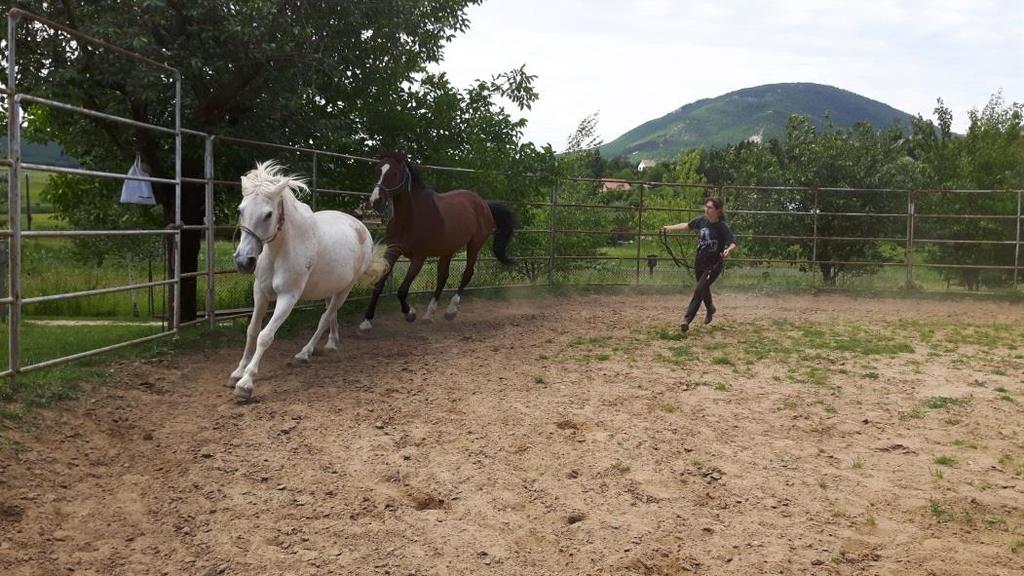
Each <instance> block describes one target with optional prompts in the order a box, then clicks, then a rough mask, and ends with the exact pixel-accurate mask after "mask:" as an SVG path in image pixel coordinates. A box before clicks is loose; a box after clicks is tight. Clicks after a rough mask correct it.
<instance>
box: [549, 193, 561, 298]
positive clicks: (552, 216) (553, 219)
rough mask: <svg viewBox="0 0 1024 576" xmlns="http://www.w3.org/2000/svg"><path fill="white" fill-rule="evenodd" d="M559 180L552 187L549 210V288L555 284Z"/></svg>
mask: <svg viewBox="0 0 1024 576" xmlns="http://www.w3.org/2000/svg"><path fill="white" fill-rule="evenodd" d="M558 182H559V181H558V179H557V178H556V179H555V182H554V184H552V186H551V202H550V204H549V208H548V286H552V285H554V283H555V226H556V223H557V210H558Z"/></svg>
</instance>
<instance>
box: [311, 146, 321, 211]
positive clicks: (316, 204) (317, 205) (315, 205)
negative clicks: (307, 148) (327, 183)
mask: <svg viewBox="0 0 1024 576" xmlns="http://www.w3.org/2000/svg"><path fill="white" fill-rule="evenodd" d="M319 157H320V155H319V154H317V153H316V152H313V190H312V192H313V212H316V211H317V210H319V209H320V202H319V201H318V198H317V194H316V188H317V183H316V168H317V159H318V158H319Z"/></svg>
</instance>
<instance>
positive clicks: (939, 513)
mask: <svg viewBox="0 0 1024 576" xmlns="http://www.w3.org/2000/svg"><path fill="white" fill-rule="evenodd" d="M928 510H929V511H930V512H931V513H932V516H934V517H935V519H936V520H938V521H939V522H950V521H952V520H955V519H956V514H955V513H954V512H953V511H952V510H950V509H949V508H947V507H946V506H944V505H943V504H942V502H940V501H938V500H929V501H928Z"/></svg>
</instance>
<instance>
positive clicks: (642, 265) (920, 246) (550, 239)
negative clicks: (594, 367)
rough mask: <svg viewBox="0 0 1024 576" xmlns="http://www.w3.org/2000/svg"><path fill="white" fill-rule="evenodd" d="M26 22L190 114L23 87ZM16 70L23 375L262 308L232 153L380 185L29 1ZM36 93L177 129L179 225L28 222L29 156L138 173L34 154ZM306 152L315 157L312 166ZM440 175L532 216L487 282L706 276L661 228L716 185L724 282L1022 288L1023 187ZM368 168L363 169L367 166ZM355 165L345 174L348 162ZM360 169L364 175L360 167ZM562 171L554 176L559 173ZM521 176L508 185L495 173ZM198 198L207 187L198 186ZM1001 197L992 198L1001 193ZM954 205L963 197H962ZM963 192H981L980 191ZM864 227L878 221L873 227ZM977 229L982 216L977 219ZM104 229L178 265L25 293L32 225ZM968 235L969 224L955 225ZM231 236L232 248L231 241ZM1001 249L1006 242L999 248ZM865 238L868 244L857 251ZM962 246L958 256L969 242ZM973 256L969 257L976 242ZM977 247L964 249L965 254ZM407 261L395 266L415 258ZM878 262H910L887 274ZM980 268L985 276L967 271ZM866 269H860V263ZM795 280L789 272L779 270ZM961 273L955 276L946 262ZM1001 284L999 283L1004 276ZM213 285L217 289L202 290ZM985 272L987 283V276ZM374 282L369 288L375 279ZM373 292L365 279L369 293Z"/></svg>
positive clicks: (11, 189) (329, 199) (12, 238)
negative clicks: (55, 344)
mask: <svg viewBox="0 0 1024 576" xmlns="http://www.w3.org/2000/svg"><path fill="white" fill-rule="evenodd" d="M19 21H33V22H36V23H38V24H39V25H43V26H48V27H50V28H53V29H55V30H59V31H61V32H63V33H65V34H67V35H68V36H70V37H71V38H74V39H75V40H76V41H78V42H86V43H89V44H92V45H94V46H98V47H101V48H104V49H108V50H112V51H113V52H115V53H117V54H120V55H122V56H124V57H126V58H130V59H132V60H135V61H137V62H139V63H140V64H141V65H145V66H151V67H154V68H155V69H156V70H158V71H159V73H162V74H165V75H169V76H170V77H171V78H172V79H173V81H174V87H175V94H174V109H175V120H174V123H175V125H174V126H173V127H168V126H158V125H153V124H146V123H142V122H138V121H135V120H131V119H128V118H123V117H118V116H114V115H110V114H106V113H103V112H99V111H95V110H89V109H85V108H81V107H79V106H75V105H72V104H68V103H65V102H58V101H55V100H51V99H47V98H44V97H41V96H39V95H33V94H27V93H21V92H19V91H18V89H17V78H16V70H17V66H16V43H15V39H16V31H17V30H16V28H17V24H18V22H19ZM7 62H8V83H7V90H6V94H7V102H8V112H9V126H8V158H7V159H6V160H5V161H2V162H3V164H4V165H5V166H6V168H7V170H8V175H9V177H8V228H7V229H6V230H0V236H3V237H5V238H6V240H7V241H8V244H9V256H8V258H7V264H8V271H7V275H6V277H7V281H8V285H9V290H10V292H9V296H7V297H4V298H2V299H0V305H5V306H6V307H7V309H8V311H9V314H8V334H9V336H8V338H9V341H8V367H7V369H6V370H3V371H0V376H4V377H8V378H9V379H11V381H13V380H14V378H15V377H16V376H17V375H18V374H22V373H26V372H30V371H33V370H39V369H41V368H46V367H49V366H54V365H57V364H61V363H66V362H69V361H72V360H76V359H79V358H83V357H86V356H91V355H95V354H99V353H103V352H107V351H110V350H114V349H117V348H122V347H125V346H130V345H134V344H138V343H142V342H147V341H150V340H155V339H158V338H163V337H166V336H170V335H174V334H176V333H178V331H179V330H180V328H181V327H183V326H187V325H189V324H200V323H206V324H207V325H208V326H210V327H212V326H213V325H214V324H215V322H216V321H217V320H218V319H224V318H231V317H236V316H241V315H247V314H249V313H250V312H251V308H250V307H251V288H252V279H251V277H246V276H241V275H239V274H238V273H237V272H236V271H235V269H234V265H233V261H232V260H231V259H230V256H229V254H230V249H231V244H232V233H233V232H234V230H235V226H234V223H233V222H217V221H216V212H215V210H214V207H215V206H216V205H218V204H220V205H225V204H230V203H231V202H232V201H234V199H235V197H236V196H240V184H239V182H238V180H237V179H236V178H237V176H238V175H237V174H230V175H229V177H227V178H223V177H222V178H218V174H217V173H216V165H217V158H218V152H219V151H224V150H226V149H228V148H234V149H236V150H233V151H232V152H233V153H234V156H235V157H237V156H238V151H237V148H242V149H245V150H248V152H247V153H248V154H249V155H251V156H252V158H253V159H265V157H266V156H267V155H268V154H270V155H276V156H278V157H281V156H283V157H284V158H285V163H286V164H287V165H288V166H289V169H290V170H292V171H296V172H301V173H305V174H307V175H308V176H309V179H310V189H311V192H312V197H311V198H310V204H311V205H312V207H313V208H314V209H323V208H343V209H348V210H352V209H354V208H355V207H356V206H357V205H358V204H360V203H361V202H362V201H363V199H364V198H365V197H366V196H368V192H367V191H353V190H346V189H343V188H344V187H342V186H338V185H335V184H334V183H335V182H343V181H352V180H353V178H352V177H351V176H352V174H353V173H358V174H361V175H363V176H362V178H364V179H365V181H366V182H367V186H366V190H368V189H369V188H370V185H371V184H372V177H373V175H372V169H371V164H372V163H373V162H374V161H373V159H370V158H366V157H362V156H357V155H351V154H342V153H337V152H332V151H328V150H319V149H314V148H308V147H297V146H288V145H283V144H277V143H270V142H261V141H255V140H247V139H242V138H231V137H224V136H218V135H214V134H207V133H204V132H198V131H194V130H188V129H185V128H183V127H182V126H181V75H180V73H179V72H178V70H176V69H174V68H172V67H169V66H166V65H164V64H160V63H158V62H154V61H152V60H150V59H148V58H146V57H144V56H141V55H138V54H135V53H132V52H130V51H127V50H124V49H121V48H118V47H116V46H112V45H110V44H108V43H106V42H103V41H102V40H99V39H96V38H92V37H89V36H87V35H84V34H82V33H80V32H77V31H75V30H72V29H69V28H66V27H64V26H62V25H60V24H58V23H55V22H52V21H49V20H47V19H45V18H42V17H39V16H36V15H33V14H30V13H28V12H25V11H22V10H19V9H13V10H11V11H10V12H9V13H8V60H7ZM21 103H32V104H35V105H42V106H49V107H53V108H57V109H60V110H63V111H65V112H68V113H74V114H85V115H88V116H91V117H94V118H99V119H102V120H105V121H109V122H115V123H120V124H123V125H127V126H131V127H134V128H137V129H143V130H152V131H155V132H158V133H162V134H166V135H169V136H173V138H174V148H175V161H174V164H175V178H174V179H167V178H139V179H140V180H148V181H150V182H153V183H162V184H168V185H173V186H174V190H175V193H174V214H175V221H174V225H173V226H171V227H169V228H168V229H160V230H142V229H137V230H64V231H38V230H37V231H25V230H22V229H21V223H20V220H21V219H20V214H21V212H22V207H21V193H20V192H21V191H20V179H19V175H20V174H21V172H22V171H24V170H29V169H30V170H37V171H44V172H51V173H64V174H71V175H76V176H83V177H93V178H102V179H113V180H120V181H124V180H125V179H126V176H125V175H123V174H119V173H112V172H105V171H98V170H90V169H84V168H63V167H59V166H48V165H42V164H30V163H26V162H23V161H22V158H21V150H20V148H21V121H20V104H21ZM185 139H187V140H188V142H189V143H190V145H191V144H192V143H193V142H195V143H196V145H199V144H201V145H202V147H203V152H204V170H203V175H202V178H196V177H186V176H184V175H183V174H182V145H183V140H185ZM297 166H302V167H304V168H305V169H304V170H302V169H297V168H296V167H297ZM421 168H422V169H423V170H424V171H425V172H426V173H427V179H428V181H431V180H433V181H436V182H442V183H443V184H444V186H443V187H442V186H439V188H441V189H449V188H457V187H462V188H472V189H477V190H480V191H481V192H482V193H483V194H484V195H485V196H488V198H489V199H503V200H505V201H506V202H508V203H509V204H510V205H511V206H512V207H513V209H514V211H515V212H516V213H517V215H518V218H519V220H520V228H519V230H518V231H517V234H516V236H515V238H514V240H513V244H512V246H511V252H512V254H513V255H514V256H515V258H516V259H517V261H518V263H517V264H516V265H515V266H514V267H512V268H506V267H504V266H502V265H500V264H498V263H497V262H496V260H494V259H493V258H492V257H489V255H488V256H487V257H483V255H482V258H481V260H480V262H479V264H478V269H477V276H476V277H475V279H474V283H473V284H472V287H473V288H476V289H481V288H494V287H510V286H526V287H531V286H547V285H561V284H574V285H640V284H648V285H675V286H678V285H686V284H687V283H688V282H691V281H692V279H690V278H689V274H690V272H689V271H688V270H686V269H685V268H676V267H674V266H672V264H671V262H672V260H671V259H670V258H669V257H668V254H667V251H666V250H665V246H664V244H663V241H662V239H661V237H660V236H659V234H658V229H659V227H660V226H661V225H662V224H667V223H674V222H679V221H685V220H688V219H689V218H690V217H692V216H694V215H695V214H698V213H700V212H701V211H702V210H701V208H700V206H701V204H702V201H703V199H704V198H706V197H709V196H716V195H717V196H723V197H724V198H725V199H726V201H727V209H728V213H729V222H730V224H731V226H732V227H733V230H734V232H735V233H736V236H737V241H738V243H739V244H740V245H741V250H740V252H739V253H737V255H736V256H735V257H733V258H730V267H729V269H728V272H727V273H726V274H725V275H724V276H723V279H722V280H721V282H723V283H725V284H730V283H731V284H734V285H758V284H759V283H760V284H761V285H770V284H777V283H779V282H783V283H786V282H791V283H794V285H797V286H816V285H820V284H821V283H822V282H823V281H822V274H821V272H822V270H823V269H825V268H829V267H832V266H839V267H844V269H845V270H846V271H854V272H857V271H861V272H864V271H866V272H873V273H872V274H866V273H865V274H862V275H861V277H862V278H872V279H877V278H879V277H884V278H885V279H884V282H885V283H887V285H886V287H900V286H917V287H923V288H925V289H942V286H941V282H942V278H941V277H938V276H932V277H930V278H919V277H918V276H921V275H923V273H922V271H925V270H939V271H942V270H957V271H961V272H963V271H970V270H976V271H977V272H978V273H979V274H980V273H983V272H984V273H992V274H996V275H998V276H999V278H1001V279H1002V280H1000V281H1001V282H1002V283H1003V285H1004V287H1005V288H1007V289H1008V290H1012V291H1017V289H1018V288H1019V285H1018V280H1019V272H1020V236H1021V196H1022V191H1020V190H1012V191H997V190H960V191H943V190H854V189H836V188H796V187H756V186H749V187H735V186H721V187H717V186H709V185H704V184H671V183H660V182H644V181H618V182H617V184H616V187H617V188H619V189H611V190H610V189H608V185H607V182H606V181H603V180H596V179H585V178H560V179H556V180H552V179H551V178H550V177H549V178H541V177H535V178H532V179H527V184H526V185H525V186H526V188H527V189H526V190H516V191H514V193H513V192H512V191H509V192H508V194H507V195H506V197H505V198H496V197H495V195H494V194H491V193H488V192H489V191H488V184H487V183H488V182H495V181H497V180H501V179H502V178H503V177H504V175H501V174H494V173H488V172H480V171H475V170H469V169H465V168H453V167H442V166H422V167H421ZM353 171H354V172H353ZM339 173H345V174H346V175H345V176H344V177H341V176H338V174H339ZM357 180H358V179H357ZM552 182H553V183H552ZM183 184H197V185H202V186H203V191H204V192H203V193H204V202H205V207H206V212H205V217H204V223H203V224H190V225H185V224H183V222H182V215H181V208H182V185H183ZM495 188H498V189H506V190H507V189H508V188H509V186H507V185H506V186H495ZM951 195H954V196H961V197H965V198H986V199H994V198H995V199H998V201H996V202H994V205H995V206H996V209H994V210H993V211H990V212H989V213H985V214H972V213H968V212H965V211H963V213H954V212H949V211H948V207H949V206H950V205H951V203H950V202H949V201H943V199H946V200H948V199H949V198H950V197H951ZM190 201H195V200H194V199H190ZM989 203H990V204H993V202H989ZM952 204H953V205H956V204H957V203H955V202H953V203H952ZM961 204H967V205H972V204H973V203H972V202H965V203H961ZM864 219H870V220H871V221H872V222H875V223H876V224H877V223H879V222H884V223H885V224H884V225H881V226H879V225H875V226H862V225H860V224H858V222H864V221H866V220H864ZM950 222H961V223H963V222H967V223H969V224H974V225H975V227H977V226H982V225H983V226H985V227H986V228H987V230H988V231H987V235H986V237H985V239H976V238H973V237H970V234H967V233H964V232H963V231H962V230H961V231H960V232H959V233H960V235H961V236H962V237H952V236H951V235H948V234H946V235H943V232H944V231H948V230H950V229H951V226H950V225H949V224H948V223H950ZM369 226H370V229H371V232H372V233H373V234H374V235H375V236H376V235H379V234H382V233H383V232H382V228H381V226H380V225H379V223H374V222H370V223H369ZM860 228H866V229H869V230H871V231H874V232H875V234H865V233H860V232H859V230H860ZM187 230H195V231H198V232H199V233H201V234H203V250H202V258H201V264H200V266H199V269H198V270H197V271H189V272H184V271H183V270H182V268H181V245H182V234H183V232H185V231H187ZM968 232H969V231H968ZM92 236H121V237H140V238H141V237H157V238H163V239H167V240H168V242H167V246H168V248H169V254H170V256H169V258H168V263H169V264H170V266H169V268H170V273H169V274H167V275H166V276H165V277H164V278H163V279H157V280H153V279H150V280H149V281H148V282H135V283H132V282H129V283H128V284H123V285H115V286H106V287H103V288H98V289H91V290H80V289H76V290H71V291H64V292H56V293H47V294H43V295H38V296H30V297H24V296H23V294H22V279H23V277H24V270H23V267H22V249H23V244H22V243H23V240H25V239H31V238H44V237H59V238H80V237H92ZM953 236H955V234H954V235H953ZM669 241H671V242H676V243H677V244H676V246H677V247H678V248H679V250H680V252H682V253H683V259H684V260H685V259H687V258H689V257H690V253H689V252H688V250H692V245H691V244H692V243H690V242H688V241H687V239H684V238H679V237H674V238H670V239H669ZM843 246H846V247H849V246H860V247H861V248H864V247H871V250H860V252H859V254H868V255H869V256H871V257H868V258H857V259H851V258H844V257H838V256H837V255H839V256H841V255H843V254H849V253H851V252H850V251H849V250H846V251H844V250H843V249H841V248H837V247H843ZM218 247H220V248H221V250H219V251H218ZM937 247H940V248H941V247H957V248H961V249H968V252H969V251H970V250H976V251H987V252H988V253H989V256H988V259H989V260H994V262H995V263H992V262H987V263H972V262H967V261H958V262H957V261H955V262H949V261H948V260H949V255H948V254H947V256H946V261H943V262H939V261H937V260H941V259H936V258H934V256H935V255H936V254H937V253H938V252H937V250H938V249H939V248H937ZM993 251H994V252H993ZM854 253H858V252H857V251H854ZM953 256H956V254H955V252H954V254H953ZM967 256H970V254H969V253H968V254H967ZM969 259H970V258H968V257H965V260H969ZM464 262H465V261H464V259H458V258H456V259H453V262H452V263H453V268H452V270H451V273H452V277H456V278H457V277H458V274H459V273H460V272H461V270H460V269H459V268H460V267H461V266H464ZM403 266H404V264H402V263H400V264H399V265H398V266H397V267H396V270H395V275H396V276H400V275H402V274H403V273H404V270H403ZM878 270H882V271H895V272H897V273H898V274H897V275H895V276H894V275H893V274H891V273H889V274H879V273H878ZM435 274H436V269H434V268H433V267H432V266H425V267H424V269H423V270H422V272H421V274H420V277H419V280H418V281H417V283H416V284H414V285H413V291H414V292H427V291H432V289H433V287H434V282H435V280H434V279H435ZM968 276H970V275H969V274H968ZM851 277H857V274H856V273H855V274H852V275H851ZM190 279H195V281H196V283H197V290H196V293H197V296H198V297H200V298H201V300H202V306H200V307H199V310H200V311H201V312H200V314H199V316H198V318H197V319H195V320H191V321H188V322H182V319H181V309H182V306H181V304H182V302H181V286H182V282H183V281H187V280H190ZM780 279H781V280H780ZM945 281H946V282H947V288H948V287H949V282H950V280H949V279H948V277H946V280H945ZM997 284H998V282H997ZM200 285H202V288H203V289H202V290H200V289H199V287H200ZM972 287H973V286H972ZM153 289H164V290H167V291H168V292H169V293H168V298H167V301H168V306H167V309H166V316H165V318H166V322H165V323H163V324H161V325H160V329H159V330H158V331H156V332H155V333H153V334H148V335H145V336H143V337H139V338H130V339H127V340H125V341H123V342H117V343H114V344H110V345H102V346H93V345H90V344H89V343H85V344H84V346H83V347H82V348H83V349H81V350H77V351H75V352H74V353H71V354H65V355H60V356H57V357H48V358H45V359H41V360H37V361H32V362H27V363H26V362H24V358H23V351H22V346H21V343H22V339H21V336H22V331H23V329H24V322H23V308H24V307H25V306H31V305H38V304H43V303H49V302H58V301H66V300H72V299H79V298H86V297H89V296H94V295H100V294H109V293H120V292H128V291H133V290H153ZM362 294H364V295H365V289H364V292H362ZM354 296H355V297H356V298H358V297H359V296H360V293H359V292H356V293H354Z"/></svg>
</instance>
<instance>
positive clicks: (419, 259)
mask: <svg viewBox="0 0 1024 576" xmlns="http://www.w3.org/2000/svg"><path fill="white" fill-rule="evenodd" d="M426 260H427V258H426V257H425V256H416V257H415V258H410V259H409V270H408V271H407V272H406V273H405V279H404V280H402V285H401V286H399V287H398V302H399V304H401V305H402V314H405V319H406V320H408V321H409V322H414V321H415V320H416V309H415V308H413V307H412V306H409V302H408V300H407V298H408V297H409V287H410V286H412V282H413V280H415V279H416V276H417V275H419V273H420V268H423V263H424V262H425V261H426Z"/></svg>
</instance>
